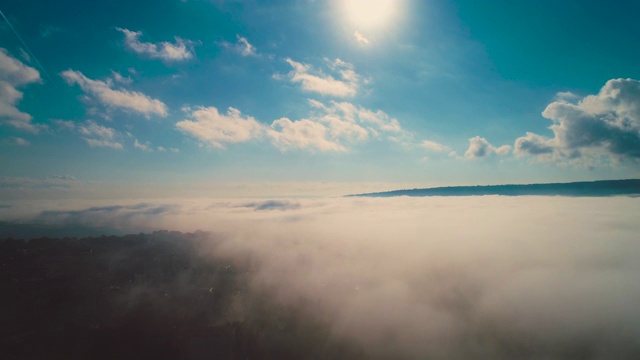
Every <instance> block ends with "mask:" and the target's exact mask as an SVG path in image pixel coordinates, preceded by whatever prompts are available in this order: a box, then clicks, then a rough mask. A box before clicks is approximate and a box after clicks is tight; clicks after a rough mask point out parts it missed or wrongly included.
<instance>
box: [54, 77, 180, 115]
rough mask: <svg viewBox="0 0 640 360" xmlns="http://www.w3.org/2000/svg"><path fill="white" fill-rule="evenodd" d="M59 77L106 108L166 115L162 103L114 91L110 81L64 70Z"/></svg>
mask: <svg viewBox="0 0 640 360" xmlns="http://www.w3.org/2000/svg"><path fill="white" fill-rule="evenodd" d="M60 75H61V76H62V77H63V78H64V79H65V81H66V82H67V83H68V84H69V85H73V84H77V85H79V86H80V88H81V89H82V90H83V91H84V92H85V93H86V94H89V95H91V96H93V97H94V98H95V99H96V100H97V101H98V102H99V103H101V104H103V105H105V106H107V107H110V108H117V109H121V110H126V111H132V112H136V113H139V114H142V115H144V116H146V117H150V116H151V115H158V116H162V117H164V116H167V114H168V112H167V106H166V105H165V104H164V103H163V102H162V101H160V100H158V99H153V98H151V97H149V96H147V95H145V94H143V93H140V92H137V91H130V90H125V89H119V90H115V89H113V88H112V86H113V84H112V81H110V80H109V81H100V80H92V79H89V78H88V77H86V76H84V74H82V73H81V72H80V71H75V70H66V71H63V72H62V73H61V74H60Z"/></svg>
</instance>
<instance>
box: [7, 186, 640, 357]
mask: <svg viewBox="0 0 640 360" xmlns="http://www.w3.org/2000/svg"><path fill="white" fill-rule="evenodd" d="M50 205H51V204H44V205H43V204H40V205H38V206H36V205H35V204H29V205H28V206H27V205H26V204H13V205H11V206H9V207H8V210H7V211H6V212H5V213H4V214H5V215H6V214H8V213H10V212H11V213H12V214H20V215H19V217H16V216H15V215H14V216H13V218H11V219H9V218H7V216H5V219H4V220H12V221H17V220H20V221H23V222H27V223H35V224H46V225H55V226H58V227H62V228H65V229H68V231H69V232H72V231H73V229H74V228H85V227H88V226H97V227H100V228H101V229H114V231H115V230H118V231H121V232H122V231H125V232H126V231H130V232H140V231H151V230H159V229H168V230H179V231H194V230H204V231H208V232H210V235H209V236H210V239H211V240H210V241H209V242H206V243H205V245H203V246H202V249H200V250H199V251H200V254H201V255H204V256H210V257H212V258H215V259H224V260H225V261H231V262H235V263H237V264H238V266H243V267H246V268H248V269H250V272H249V274H250V278H249V281H250V288H251V289H252V291H253V292H254V293H255V294H262V295H264V294H267V296H268V297H269V299H270V300H269V301H271V302H273V303H274V304H278V305H279V306H283V307H284V308H287V307H295V308H296V309H299V312H300V314H299V316H302V317H304V318H305V319H308V321H309V322H313V323H317V324H321V325H322V326H324V327H326V328H327V329H328V331H330V333H331V336H332V337H334V338H336V339H340V340H346V341H348V342H351V343H353V344H356V345H357V346H358V347H361V348H362V349H364V352H365V354H366V356H367V357H370V358H408V359H414V358H437V359H463V358H464V359H466V358H492V359H513V358H522V359H550V358H554V359H558V358H563V359H611V358H637V357H638V356H640V307H639V306H638V304H640V262H638V257H639V255H640V238H639V236H638V234H640V222H639V221H638V214H640V212H639V210H640V198H630V197H611V198H567V197H534V196H526V197H525V196H523V197H501V196H483V197H456V198H452V197H429V198H406V197H398V198H323V199H272V200H246V199H211V200H209V199H206V200H175V201H163V202H155V201H153V200H149V201H146V202H142V203H135V204H131V203H129V204H127V203H111V204H107V203H103V204H81V203H74V204H72V205H67V207H64V206H56V207H55V208H51V207H47V206H50ZM58 205H59V204H58ZM11 207H13V208H14V210H15V211H13V212H12V211H11ZM70 235H73V234H70ZM262 295H261V296H262ZM247 296H248V297H250V295H247ZM250 303H251V302H250V301H249V300H248V299H245V301H244V310H242V311H239V312H238V318H239V319H240V320H241V319H242V317H243V316H247V315H248V313H249V312H250V311H251V310H250V308H251V305H250ZM243 312H245V313H244V314H243Z"/></svg>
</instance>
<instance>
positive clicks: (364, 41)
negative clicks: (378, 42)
mask: <svg viewBox="0 0 640 360" xmlns="http://www.w3.org/2000/svg"><path fill="white" fill-rule="evenodd" d="M353 37H355V38H356V41H357V42H358V43H360V44H362V45H369V43H370V42H369V39H367V38H366V37H364V35H362V34H361V33H359V32H357V31H355V32H354V33H353Z"/></svg>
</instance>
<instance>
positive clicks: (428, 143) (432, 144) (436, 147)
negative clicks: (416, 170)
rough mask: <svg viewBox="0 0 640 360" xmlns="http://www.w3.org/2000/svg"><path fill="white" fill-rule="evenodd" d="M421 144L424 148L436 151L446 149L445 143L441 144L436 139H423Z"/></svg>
mask: <svg viewBox="0 0 640 360" xmlns="http://www.w3.org/2000/svg"><path fill="white" fill-rule="evenodd" d="M420 146H421V147H422V148H424V149H426V150H429V151H436V152H441V151H444V149H445V146H444V145H442V144H439V143H437V142H435V141H430V140H423V141H422V142H421V143H420Z"/></svg>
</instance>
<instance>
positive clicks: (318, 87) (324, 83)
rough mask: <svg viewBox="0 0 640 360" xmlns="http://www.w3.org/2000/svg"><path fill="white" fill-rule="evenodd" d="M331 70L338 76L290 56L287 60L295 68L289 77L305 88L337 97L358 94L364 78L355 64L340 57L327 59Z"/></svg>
mask: <svg viewBox="0 0 640 360" xmlns="http://www.w3.org/2000/svg"><path fill="white" fill-rule="evenodd" d="M325 61H326V63H327V64H328V68H329V70H331V72H332V73H333V74H334V75H335V76H337V78H336V77H334V75H331V74H325V73H324V72H323V71H322V70H316V69H314V68H313V67H312V66H311V65H309V64H303V63H299V62H296V61H293V60H291V59H289V58H287V59H286V62H287V63H288V64H289V65H291V67H292V68H293V70H291V72H289V79H290V81H291V82H293V83H299V84H300V86H301V87H302V89H303V90H305V91H309V92H314V93H318V94H321V95H327V96H335V97H352V96H354V95H355V94H356V92H357V90H358V87H359V86H360V83H361V82H362V78H361V77H360V75H358V74H357V73H356V72H355V70H354V67H353V65H351V64H349V63H347V62H344V61H342V60H340V59H335V60H334V61H331V60H328V59H325Z"/></svg>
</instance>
